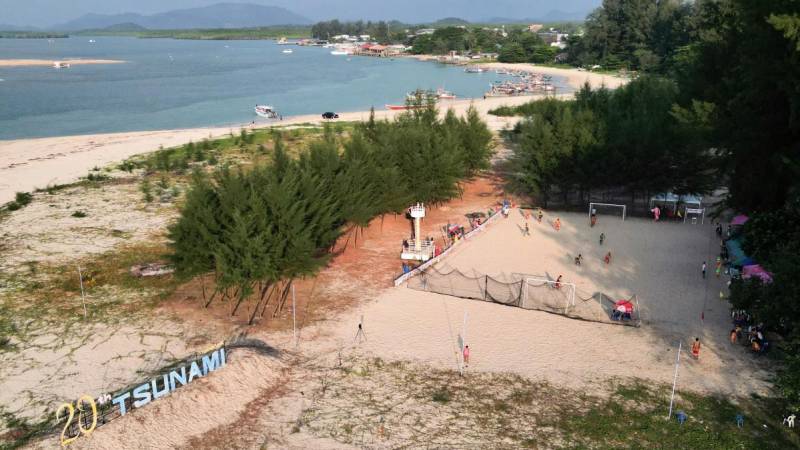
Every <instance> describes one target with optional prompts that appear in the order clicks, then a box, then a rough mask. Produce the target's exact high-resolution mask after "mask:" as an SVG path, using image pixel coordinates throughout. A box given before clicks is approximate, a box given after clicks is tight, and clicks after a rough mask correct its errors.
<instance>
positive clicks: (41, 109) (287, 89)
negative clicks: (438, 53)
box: [0, 36, 565, 139]
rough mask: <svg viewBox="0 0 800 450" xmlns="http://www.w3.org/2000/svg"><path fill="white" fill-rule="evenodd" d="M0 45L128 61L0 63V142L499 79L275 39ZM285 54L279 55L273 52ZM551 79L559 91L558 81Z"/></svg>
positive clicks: (367, 100)
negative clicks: (54, 65) (64, 64)
mask: <svg viewBox="0 0 800 450" xmlns="http://www.w3.org/2000/svg"><path fill="white" fill-rule="evenodd" d="M90 39H92V38H89V37H84V36H81V37H73V38H69V39H55V40H52V41H48V40H47V39H0V58H2V59H22V58H34V59H48V60H58V59H67V58H83V59H117V60H124V61H128V62H127V63H126V64H108V65H80V66H73V67H71V68H69V69H61V70H57V69H53V68H52V67H16V68H2V67H0V79H2V80H3V81H0V139H18V138H29V137H45V136H61V135H75V134H91V133H103V132H115V131H132V130H157V129H171V128H186V127H200V126H208V125H225V124H235V123H244V122H249V121H250V120H254V119H255V118H256V117H255V115H254V113H253V106H255V105H256V104H269V105H273V106H274V107H275V108H276V109H277V110H278V111H279V112H280V113H281V114H283V115H284V116H289V115H298V114H316V113H322V112H325V111H337V112H339V111H359V110H366V109H369V108H370V107H371V106H374V107H375V108H376V109H382V108H384V105H385V104H387V103H402V102H403V100H404V97H405V94H406V93H407V92H409V91H412V90H414V89H417V88H421V89H436V88H439V87H444V88H446V89H448V90H450V91H453V92H454V93H455V94H456V95H458V96H459V97H481V96H482V95H483V93H484V92H485V91H486V90H487V88H488V86H489V83H490V82H492V81H494V80H499V79H502V78H504V77H505V76H501V75H497V74H494V73H484V74H468V73H464V72H463V70H462V69H459V68H456V67H447V66H443V65H439V64H433V63H423V62H418V61H415V60H411V59H405V58H397V59H394V60H388V59H378V58H367V57H345V56H333V55H331V54H330V49H324V48H314V47H297V46H279V45H277V44H276V43H275V42H273V41H190V40H174V39H137V38H125V37H96V38H93V39H94V40H95V41H96V42H94V43H90V42H89V40H90ZM287 48H290V49H292V50H293V51H294V53H292V54H290V55H287V54H283V53H281V50H283V49H287ZM554 82H555V83H556V85H557V86H558V88H559V91H561V92H563V91H564V89H565V88H564V80H556V79H554Z"/></svg>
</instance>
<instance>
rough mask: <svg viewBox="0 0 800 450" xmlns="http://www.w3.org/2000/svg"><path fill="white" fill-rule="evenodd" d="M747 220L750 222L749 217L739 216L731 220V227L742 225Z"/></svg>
mask: <svg viewBox="0 0 800 450" xmlns="http://www.w3.org/2000/svg"><path fill="white" fill-rule="evenodd" d="M748 220H750V218H749V217H747V216H745V215H744V214H739V215H738V216H736V217H734V218H733V219H731V225H744V224H745V223H747V221H748Z"/></svg>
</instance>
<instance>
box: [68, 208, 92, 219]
mask: <svg viewBox="0 0 800 450" xmlns="http://www.w3.org/2000/svg"><path fill="white" fill-rule="evenodd" d="M88 215H89V214H86V213H85V212H83V211H80V210H79V211H75V212H74V213H72V217H77V218H79V219H82V218H84V217H86V216H88Z"/></svg>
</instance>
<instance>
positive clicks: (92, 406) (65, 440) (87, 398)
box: [56, 395, 97, 447]
mask: <svg viewBox="0 0 800 450" xmlns="http://www.w3.org/2000/svg"><path fill="white" fill-rule="evenodd" d="M86 404H88V405H89V409H88V410H87V409H86ZM75 406H77V409H78V430H79V431H80V433H78V434H77V435H76V436H74V437H71V438H69V437H67V430H68V429H69V426H70V425H71V424H72V419H74V418H75ZM75 406H73V405H72V403H64V404H62V405H61V406H59V407H58V410H56V421H57V422H60V421H61V412H62V411H67V412H68V413H69V415H68V416H67V423H65V424H64V429H62V430H61V446H62V447H66V446H68V445H69V444H71V443H73V442H75V440H76V439H78V438H79V437H80V435H82V434H85V435H86V436H88V435H90V434H92V432H93V431H94V429H95V428H97V404H96V403H95V402H94V399H93V398H92V396H91V395H82V396H81V398H79V399H78V401H77V402H75ZM89 411H91V413H92V424H91V425H90V426H89V428H83V422H84V421H83V418H84V416H85V414H86V413H87V412H89Z"/></svg>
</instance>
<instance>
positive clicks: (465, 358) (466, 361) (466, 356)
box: [463, 345, 469, 368]
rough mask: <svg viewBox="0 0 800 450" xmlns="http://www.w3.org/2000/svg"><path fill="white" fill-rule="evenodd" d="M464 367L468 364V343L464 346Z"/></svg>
mask: <svg viewBox="0 0 800 450" xmlns="http://www.w3.org/2000/svg"><path fill="white" fill-rule="evenodd" d="M463 356H464V368H466V367H468V366H469V345H465V346H464V354H463Z"/></svg>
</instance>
